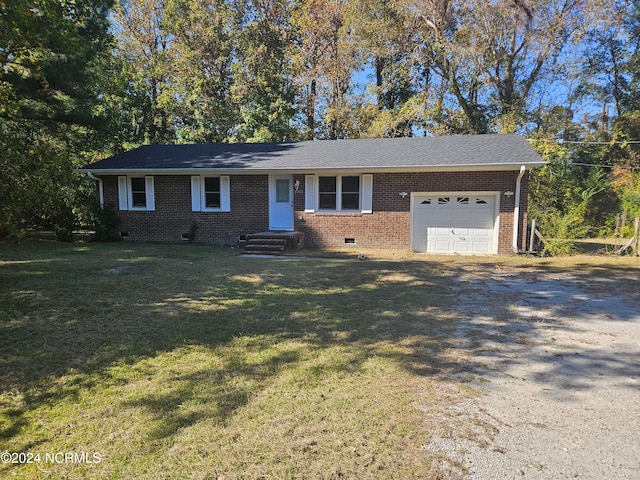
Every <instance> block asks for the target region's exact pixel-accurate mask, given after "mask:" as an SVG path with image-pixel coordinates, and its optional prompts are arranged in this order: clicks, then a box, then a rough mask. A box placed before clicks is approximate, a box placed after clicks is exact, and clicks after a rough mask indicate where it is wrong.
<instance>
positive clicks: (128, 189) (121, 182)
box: [118, 176, 155, 211]
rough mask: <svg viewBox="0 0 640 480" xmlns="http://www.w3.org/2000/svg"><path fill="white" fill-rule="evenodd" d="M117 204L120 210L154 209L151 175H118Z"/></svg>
mask: <svg viewBox="0 0 640 480" xmlns="http://www.w3.org/2000/svg"><path fill="white" fill-rule="evenodd" d="M118 204H119V209H120V210H142V211H152V210H155V195H154V181H153V177H151V176H129V177H125V176H122V177H118Z"/></svg>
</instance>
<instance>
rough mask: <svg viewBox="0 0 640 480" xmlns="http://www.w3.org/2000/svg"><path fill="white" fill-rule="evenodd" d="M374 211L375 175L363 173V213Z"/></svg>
mask: <svg viewBox="0 0 640 480" xmlns="http://www.w3.org/2000/svg"><path fill="white" fill-rule="evenodd" d="M372 212H373V175H372V174H370V173H365V174H364V175H362V213H372Z"/></svg>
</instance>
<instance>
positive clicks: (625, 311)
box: [425, 266, 640, 480]
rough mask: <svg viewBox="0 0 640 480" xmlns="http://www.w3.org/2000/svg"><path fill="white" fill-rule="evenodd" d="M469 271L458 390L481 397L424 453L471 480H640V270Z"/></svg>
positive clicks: (456, 354)
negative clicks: (441, 455) (433, 454)
mask: <svg viewBox="0 0 640 480" xmlns="http://www.w3.org/2000/svg"><path fill="white" fill-rule="evenodd" d="M461 270H462V275H460V274H459V272H458V275H456V279H455V281H454V287H453V291H452V292H451V295H452V298H453V299H455V300H454V301H453V302H452V303H455V304H456V305H458V306H457V307H456V308H457V311H458V313H459V315H460V322H459V328H458V330H457V334H456V337H455V338H454V339H453V340H452V345H451V347H452V348H451V358H452V359H455V361H457V362H459V363H463V364H465V365H468V368H466V367H465V373H460V372H458V373H456V374H454V375H452V376H450V387H451V389H452V392H454V391H456V389H458V390H459V389H461V388H463V389H466V388H467V387H471V388H472V391H479V392H480V395H478V396H477V397H476V398H472V399H469V400H466V401H463V402H460V403H456V404H454V406H453V407H451V408H449V409H448V410H446V411H441V412H436V414H437V415H439V416H440V417H439V418H440V420H441V421H440V428H439V429H438V431H437V432H435V436H434V440H433V441H432V442H431V443H430V444H429V445H425V448H426V449H428V450H431V451H434V452H443V453H444V454H445V455H446V456H447V457H448V458H449V459H451V460H453V461H454V463H455V464H456V465H457V471H458V473H459V475H458V476H459V478H465V479H483V480H484V479H511V478H534V479H561V478H578V479H598V480H602V479H627V478H628V479H638V478H640V364H639V361H640V297H639V294H640V279H639V278H638V270H637V269H619V270H617V271H611V270H608V269H602V270H600V269H593V268H589V269H584V270H583V271H582V270H581V269H579V268H575V269H571V270H568V271H560V270H544V269H542V268H531V269H529V270H528V271H519V270H518V271H516V270H511V271H510V270H509V269H500V268H495V267H491V268H490V269H487V268H484V269H483V268H482V267H479V266H471V267H466V268H462V269H461ZM432 414H433V412H432ZM445 463H446V462H445ZM448 466H449V467H450V465H448ZM449 475H450V471H449V474H448V475H447V477H448V476H449ZM454 475H455V474H454Z"/></svg>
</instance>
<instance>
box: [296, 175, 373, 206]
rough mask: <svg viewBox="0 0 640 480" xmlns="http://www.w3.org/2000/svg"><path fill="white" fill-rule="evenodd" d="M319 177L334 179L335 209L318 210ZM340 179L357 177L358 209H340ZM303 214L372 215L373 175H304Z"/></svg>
mask: <svg viewBox="0 0 640 480" xmlns="http://www.w3.org/2000/svg"><path fill="white" fill-rule="evenodd" d="M320 177H336V208H335V209H327V208H322V209H321V208H319V206H320ZM342 177H359V178H360V182H359V183H360V190H359V192H358V193H359V199H358V200H359V203H360V206H359V208H358V209H344V210H343V209H342ZM304 210H305V212H307V213H313V212H319V213H373V174H370V173H362V174H353V173H333V172H326V173H324V172H323V173H321V174H316V175H305V209H304Z"/></svg>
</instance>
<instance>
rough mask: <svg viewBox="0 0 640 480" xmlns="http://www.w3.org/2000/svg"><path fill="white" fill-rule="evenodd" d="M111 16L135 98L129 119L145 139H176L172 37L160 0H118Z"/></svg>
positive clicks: (118, 47) (119, 51)
mask: <svg viewBox="0 0 640 480" xmlns="http://www.w3.org/2000/svg"><path fill="white" fill-rule="evenodd" d="M113 19H114V22H115V23H116V27H115V28H116V30H117V32H118V40H119V41H118V45H117V55H118V56H119V57H121V58H122V62H123V65H124V67H125V69H126V74H127V77H128V80H129V86H128V93H129V96H130V97H131V98H135V102H134V104H135V105H136V107H137V108H136V109H135V111H134V112H132V113H133V115H132V118H131V121H132V122H133V123H134V124H135V126H136V129H137V130H138V131H139V132H140V134H139V135H140V136H141V137H142V138H143V141H144V142H145V143H167V142H168V143H171V142H173V141H175V139H176V136H175V123H176V115H174V113H175V110H176V103H175V102H176V96H175V90H174V86H175V80H174V78H173V77H174V72H173V70H172V64H173V58H172V56H173V55H174V52H173V50H172V46H173V45H172V37H171V35H170V34H169V33H168V32H167V31H166V30H165V29H164V25H163V23H164V2H163V1H162V0H119V1H118V3H116V6H115V9H114V12H113Z"/></svg>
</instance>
